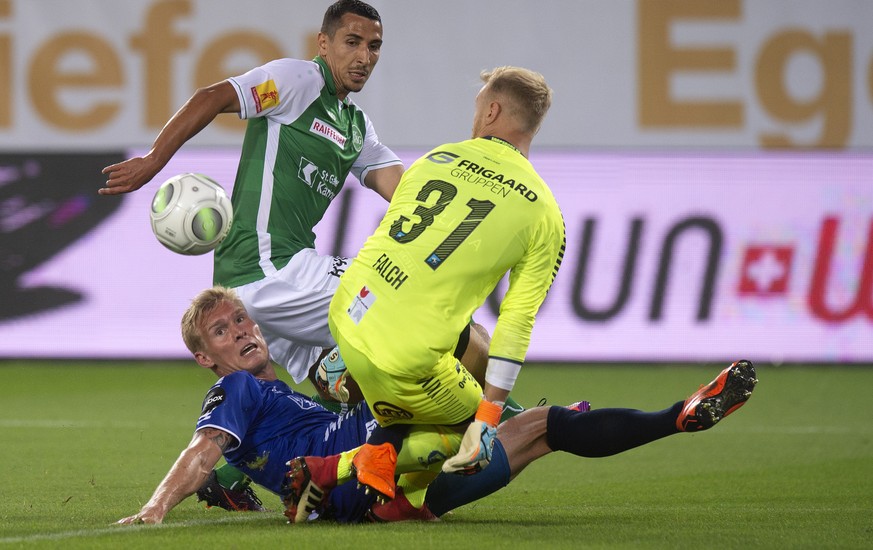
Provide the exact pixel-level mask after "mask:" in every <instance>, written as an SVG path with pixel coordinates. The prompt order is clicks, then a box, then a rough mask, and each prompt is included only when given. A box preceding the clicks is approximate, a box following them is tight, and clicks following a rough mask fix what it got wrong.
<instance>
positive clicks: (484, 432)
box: [443, 399, 503, 475]
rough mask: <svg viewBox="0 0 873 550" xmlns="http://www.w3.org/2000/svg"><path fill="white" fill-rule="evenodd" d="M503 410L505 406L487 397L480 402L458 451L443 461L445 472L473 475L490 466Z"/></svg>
mask: <svg viewBox="0 0 873 550" xmlns="http://www.w3.org/2000/svg"><path fill="white" fill-rule="evenodd" d="M502 412H503V407H501V406H500V405H498V404H497V403H492V402H491V401H486V400H485V399H482V401H480V402H479V408H478V409H476V418H475V419H474V420H473V421H472V422H470V425H469V426H467V431H466V432H464V438H463V439H462V440H461V447H460V449H458V453H457V454H455V455H454V456H452V457H450V458H448V459H447V460H446V461H445V462H443V471H444V472H447V473H454V474H464V475H471V474H475V473H476V472H479V471H480V470H482V469H483V468H485V467H486V466H488V463H489V462H491V451H492V449H493V448H494V438H495V437H497V423H498V422H500V414H501V413H502Z"/></svg>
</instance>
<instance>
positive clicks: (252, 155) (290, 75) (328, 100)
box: [213, 57, 400, 287]
mask: <svg viewBox="0 0 873 550" xmlns="http://www.w3.org/2000/svg"><path fill="white" fill-rule="evenodd" d="M228 82H230V83H231V84H232V85H233V86H234V88H235V89H236V92H237V95H238V96H239V101H240V105H241V110H240V118H243V119H247V120H248V126H247V128H246V133H245V137H244V139H243V145H242V152H241V156H240V161H239V167H238V168H237V175H236V181H235V183H234V188H233V193H232V197H231V199H232V202H233V209H234V221H233V226H232V228H231V230H230V233H229V234H228V236H227V238H226V239H225V240H224V241H223V242H222V243H221V245H219V247H218V248H217V249H216V250H215V257H214V262H215V264H214V274H213V280H214V283H216V284H221V285H224V286H229V287H237V286H241V285H244V284H247V283H251V282H253V281H257V280H260V279H262V278H264V277H265V276H267V275H269V274H272V273H275V272H276V271H277V270H280V269H282V268H283V267H284V266H285V265H286V264H287V263H288V261H289V260H290V259H291V257H292V256H294V254H296V253H297V252H299V251H300V250H302V249H304V248H314V247H315V233H314V232H313V228H314V227H315V225H316V224H317V223H318V222H319V221H320V220H321V218H322V216H324V213H325V211H326V210H327V208H328V206H330V203H331V201H333V199H334V198H335V197H336V196H337V194H338V193H339V192H340V189H342V186H343V183H344V182H345V180H346V177H347V176H348V174H349V172H351V173H352V174H353V175H354V176H355V177H356V178H357V179H358V180H359V181H361V182H363V181H364V178H365V177H366V175H367V172H369V171H370V170H374V169H379V168H384V167H386V166H390V165H394V164H400V159H399V158H398V157H397V156H396V155H395V154H394V153H393V152H392V151H391V150H390V149H388V148H387V147H385V146H384V145H382V144H381V143H380V142H379V138H378V136H377V135H376V132H375V130H374V129H373V126H372V124H371V123H370V120H369V118H368V117H367V116H366V115H365V114H364V112H363V111H362V110H361V109H359V108H358V107H357V105H355V104H354V102H352V101H351V100H350V99H349V98H348V97H347V98H345V99H344V100H343V101H340V100H339V99H338V98H337V96H336V87H335V85H334V81H333V76H332V75H331V73H330V69H329V68H328V66H327V64H326V63H325V62H324V60H322V59H321V58H320V57H316V58H315V60H314V61H303V60H298V59H278V60H275V61H271V62H269V63H267V64H265V65H263V66H261V67H257V68H255V69H252V70H251V71H249V72H247V73H245V74H243V75H241V76H236V77H232V78H229V79H228Z"/></svg>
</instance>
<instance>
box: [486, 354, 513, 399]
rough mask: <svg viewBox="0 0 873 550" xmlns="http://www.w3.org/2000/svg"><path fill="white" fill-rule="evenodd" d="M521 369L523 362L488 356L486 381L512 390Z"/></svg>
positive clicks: (502, 388)
mask: <svg viewBox="0 0 873 550" xmlns="http://www.w3.org/2000/svg"><path fill="white" fill-rule="evenodd" d="M520 370H521V363H516V362H514V361H509V360H507V359H497V358H496V357H489V358H488V369H487V370H486V371H485V382H487V383H489V384H491V385H492V386H494V387H495V388H500V389H501V390H506V391H512V387H513V386H515V379H516V378H518V373H519V371H520Z"/></svg>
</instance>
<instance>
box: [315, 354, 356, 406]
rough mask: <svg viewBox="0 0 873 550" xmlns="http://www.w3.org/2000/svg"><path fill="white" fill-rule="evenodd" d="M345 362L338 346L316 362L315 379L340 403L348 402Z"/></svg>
mask: <svg viewBox="0 0 873 550" xmlns="http://www.w3.org/2000/svg"><path fill="white" fill-rule="evenodd" d="M348 375H349V372H348V371H347V370H346V363H345V361H343V358H342V356H340V352H339V347H334V348H333V349H332V350H330V353H328V354H327V355H325V356H324V358H323V359H322V360H321V361H320V362H319V363H318V370H317V371H316V377H315V379H316V381H317V382H318V385H319V386H321V388H322V389H323V390H325V391H326V392H327V393H328V394H329V395H330V396H331V397H333V398H334V399H336V400H337V401H339V402H340V403H348V402H349V390H348V389H347V388H346V377H347V376H348Z"/></svg>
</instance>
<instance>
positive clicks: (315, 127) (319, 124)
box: [309, 118, 347, 149]
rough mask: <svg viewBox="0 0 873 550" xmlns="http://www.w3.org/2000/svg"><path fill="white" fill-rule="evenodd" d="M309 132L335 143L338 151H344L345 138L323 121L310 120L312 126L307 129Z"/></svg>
mask: <svg viewBox="0 0 873 550" xmlns="http://www.w3.org/2000/svg"><path fill="white" fill-rule="evenodd" d="M309 131H310V132H312V133H313V134H317V135H319V136H321V137H323V138H326V139H329V140H330V141H332V142H334V143H336V144H337V146H338V147H339V148H340V149H344V148H345V146H346V139H347V138H346V137H345V136H344V135H342V134H341V133H340V132H339V130H337V129H336V128H334V127H333V126H331V125H330V124H328V123H327V122H325V121H323V120H320V119H317V118H314V119H312V126H310V127H309Z"/></svg>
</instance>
